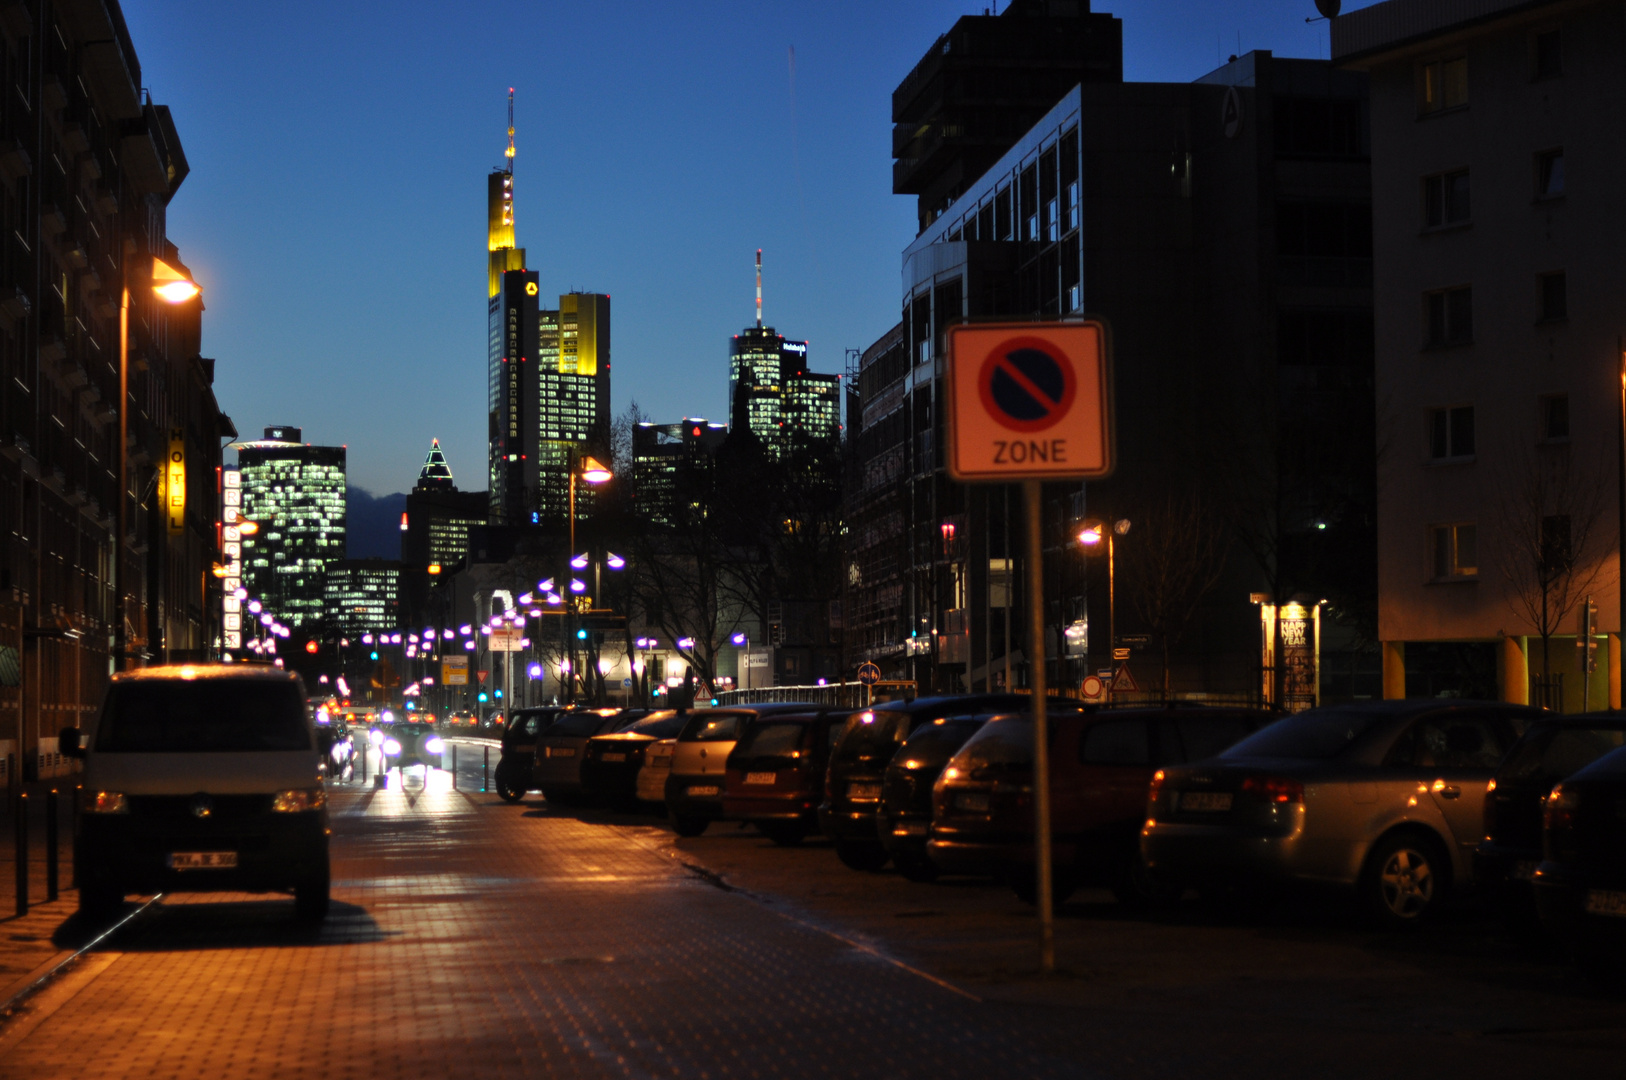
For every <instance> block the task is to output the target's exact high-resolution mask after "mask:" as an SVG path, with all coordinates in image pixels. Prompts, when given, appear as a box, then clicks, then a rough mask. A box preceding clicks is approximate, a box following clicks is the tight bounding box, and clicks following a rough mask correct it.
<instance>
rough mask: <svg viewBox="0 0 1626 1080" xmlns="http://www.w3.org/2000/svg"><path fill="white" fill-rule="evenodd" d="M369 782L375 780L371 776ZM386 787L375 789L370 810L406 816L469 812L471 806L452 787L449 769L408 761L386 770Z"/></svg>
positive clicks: (382, 814) (385, 814)
mask: <svg viewBox="0 0 1626 1080" xmlns="http://www.w3.org/2000/svg"><path fill="white" fill-rule="evenodd" d="M368 782H369V783H375V782H376V781H372V780H369V781H368ZM384 782H385V785H386V786H385V787H383V788H378V789H375V791H374V795H373V799H372V804H371V805H370V806H369V807H368V811H367V812H368V813H369V814H378V815H380V816H383V817H406V816H407V815H409V814H447V813H468V812H471V808H470V807H469V805H468V803H466V802H464V801H463V799H462V798H461V797H460V796H459V794H458V792H457V791H456V790H454V789H453V787H452V774H451V772H450V771H449V770H446V769H433V768H428V767H426V766H423V765H408V766H407V767H406V768H405V769H391V770H389V772H388V773H386V774H385V778H384Z"/></svg>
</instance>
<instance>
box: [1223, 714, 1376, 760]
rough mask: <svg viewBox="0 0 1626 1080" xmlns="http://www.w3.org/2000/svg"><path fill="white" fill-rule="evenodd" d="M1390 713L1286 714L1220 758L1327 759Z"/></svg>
mask: <svg viewBox="0 0 1626 1080" xmlns="http://www.w3.org/2000/svg"><path fill="white" fill-rule="evenodd" d="M1389 716H1390V714H1389V713H1386V712H1379V711H1376V710H1373V711H1371V712H1365V711H1361V710H1358V709H1311V710H1310V711H1309V712H1303V713H1299V714H1298V715H1297V716H1288V717H1284V718H1283V719H1281V720H1278V721H1276V722H1275V723H1274V724H1272V725H1270V726H1269V727H1267V728H1265V729H1264V730H1263V731H1260V732H1257V733H1256V734H1254V735H1250V736H1249V737H1248V738H1246V739H1243V740H1242V741H1241V742H1239V743H1237V744H1236V745H1235V746H1233V747H1231V748H1230V749H1229V750H1226V751H1225V752H1224V753H1222V754H1220V757H1221V758H1257V757H1273V758H1292V759H1294V760H1299V761H1324V760H1326V759H1328V758H1335V757H1337V756H1338V755H1339V754H1341V753H1343V752H1344V750H1346V749H1347V748H1348V747H1349V746H1350V744H1351V743H1353V742H1354V741H1355V740H1356V739H1359V738H1360V737H1361V736H1362V735H1364V734H1365V733H1366V732H1367V730H1368V729H1369V728H1371V727H1372V726H1373V725H1374V724H1377V723H1379V722H1380V721H1384V720H1387V719H1388V718H1389Z"/></svg>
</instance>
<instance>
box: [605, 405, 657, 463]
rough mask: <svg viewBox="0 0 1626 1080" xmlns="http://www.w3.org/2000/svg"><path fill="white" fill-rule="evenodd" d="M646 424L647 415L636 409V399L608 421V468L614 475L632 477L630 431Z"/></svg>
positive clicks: (647, 420)
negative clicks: (609, 463)
mask: <svg viewBox="0 0 1626 1080" xmlns="http://www.w3.org/2000/svg"><path fill="white" fill-rule="evenodd" d="M648 422H649V414H648V413H646V412H644V410H642V409H640V408H639V407H638V401H637V399H636V398H634V399H633V400H632V401H629V402H627V408H626V410H625V411H624V412H622V414H621V415H620V416H618V417H616V418H615V419H614V420H612V421H610V456H611V461H612V463H611V465H610V468H611V469H613V470H614V471H615V475H617V476H622V477H630V476H632V431H633V429H634V428H636V427H637V426H638V425H639V424H646V423H648Z"/></svg>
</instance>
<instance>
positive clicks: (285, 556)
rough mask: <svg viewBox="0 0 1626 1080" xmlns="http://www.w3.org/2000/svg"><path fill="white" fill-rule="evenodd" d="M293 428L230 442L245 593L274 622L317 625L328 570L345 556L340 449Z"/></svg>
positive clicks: (272, 429)
mask: <svg viewBox="0 0 1626 1080" xmlns="http://www.w3.org/2000/svg"><path fill="white" fill-rule="evenodd" d="M302 435H303V432H302V431H301V430H300V429H299V428H296V427H268V428H266V429H265V437H264V438H263V439H257V440H254V441H252V442H240V443H233V444H232V446H231V449H233V450H235V451H237V465H238V472H239V473H240V475H241V486H242V503H243V511H242V513H243V518H244V519H245V520H248V521H252V522H254V523H255V526H256V529H255V531H254V532H253V533H252V534H250V535H247V536H244V537H243V539H242V544H243V556H242V564H243V588H245V589H246V590H247V591H248V594H249V597H250V598H251V599H257V600H259V601H260V603H261V604H262V605H263V606H264V608H265V610H266V611H268V612H270V613H271V615H272V617H273V618H275V619H277V620H278V621H279V622H281V623H283V624H285V625H287V626H289V627H292V628H295V629H299V628H306V627H314V626H319V625H320V624H321V622H322V619H323V616H324V613H325V612H326V610H327V584H326V582H327V567H328V566H329V564H331V563H335V562H338V561H340V560H342V559H343V558H344V557H345V448H344V447H342V446H311V445H309V444H307V443H304V442H301V441H300V439H301V436H302Z"/></svg>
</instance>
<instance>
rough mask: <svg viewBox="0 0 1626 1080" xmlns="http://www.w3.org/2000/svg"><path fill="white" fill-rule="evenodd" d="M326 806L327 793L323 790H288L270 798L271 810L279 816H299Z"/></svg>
mask: <svg viewBox="0 0 1626 1080" xmlns="http://www.w3.org/2000/svg"><path fill="white" fill-rule="evenodd" d="M326 805H327V791H326V790H325V789H323V788H319V787H315V788H289V789H288V790H287V791H279V792H277V793H276V794H275V795H273V796H272V797H271V809H272V810H274V811H276V812H277V813H279V814H300V813H304V812H305V811H307V810H320V809H321V808H322V807H324V806H326Z"/></svg>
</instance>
